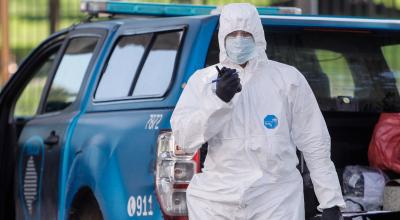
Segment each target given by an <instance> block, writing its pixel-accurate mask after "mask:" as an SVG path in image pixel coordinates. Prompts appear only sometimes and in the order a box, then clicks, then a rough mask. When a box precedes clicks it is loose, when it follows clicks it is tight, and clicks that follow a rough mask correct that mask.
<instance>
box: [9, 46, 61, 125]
mask: <svg viewBox="0 0 400 220" xmlns="http://www.w3.org/2000/svg"><path fill="white" fill-rule="evenodd" d="M59 48H60V47H56V48H54V49H52V50H51V51H49V53H48V54H47V55H46V57H45V58H44V59H42V60H41V61H40V62H39V63H37V64H36V68H35V69H34V70H33V71H34V73H33V78H32V79H31V80H30V81H29V82H28V84H27V85H26V87H25V88H24V90H23V92H22V93H21V95H20V96H19V98H18V100H17V102H16V105H15V108H14V118H19V117H33V116H35V115H36V113H37V110H38V107H39V103H40V98H41V96H42V93H43V89H44V86H45V84H46V81H47V78H48V76H49V74H50V70H51V67H52V65H53V64H54V59H55V58H56V55H57V52H58V50H59Z"/></svg>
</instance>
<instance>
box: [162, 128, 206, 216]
mask: <svg viewBox="0 0 400 220" xmlns="http://www.w3.org/2000/svg"><path fill="white" fill-rule="evenodd" d="M198 171H199V156H198V154H197V153H193V154H188V153H185V152H184V151H182V150H181V148H180V147H179V146H177V145H176V144H175V141H174V136H173V135H172V132H171V131H167V132H162V133H161V134H160V135H159V136H158V140H157V161H156V176H155V181H156V193H157V198H158V200H159V202H160V205H161V209H162V211H163V213H164V215H166V218H167V219H185V216H187V215H188V210H187V206H186V188H187V186H188V185H189V182H190V180H191V179H192V177H193V175H194V174H195V173H197V172H198Z"/></svg>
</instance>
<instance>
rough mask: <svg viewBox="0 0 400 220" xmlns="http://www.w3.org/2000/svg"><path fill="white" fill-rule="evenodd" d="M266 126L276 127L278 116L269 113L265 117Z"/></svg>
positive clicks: (269, 127)
mask: <svg viewBox="0 0 400 220" xmlns="http://www.w3.org/2000/svg"><path fill="white" fill-rule="evenodd" d="M264 126H265V127H266V128H268V129H274V128H276V126H278V118H277V117H276V116H275V115H267V116H265V118H264Z"/></svg>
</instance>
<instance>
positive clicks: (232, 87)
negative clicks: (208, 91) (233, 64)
mask: <svg viewBox="0 0 400 220" xmlns="http://www.w3.org/2000/svg"><path fill="white" fill-rule="evenodd" d="M216 68H217V71H218V81H217V89H216V91H215V93H216V94H217V96H218V97H219V98H220V99H222V100H223V101H224V102H230V101H231V100H232V98H233V96H234V95H235V94H236V93H237V92H240V91H242V85H241V84H240V78H239V75H238V74H237V73H236V70H235V69H230V68H226V67H222V69H221V70H220V69H219V68H218V66H216Z"/></svg>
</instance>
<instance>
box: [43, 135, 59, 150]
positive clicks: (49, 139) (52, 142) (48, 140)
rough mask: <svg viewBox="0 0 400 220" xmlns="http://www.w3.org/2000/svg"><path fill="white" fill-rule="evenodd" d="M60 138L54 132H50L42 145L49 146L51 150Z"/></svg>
mask: <svg viewBox="0 0 400 220" xmlns="http://www.w3.org/2000/svg"><path fill="white" fill-rule="evenodd" d="M59 140H60V137H59V136H58V135H57V134H56V132H55V131H51V132H50V135H49V136H48V137H47V138H46V139H45V140H44V144H46V145H47V146H49V148H50V149H51V148H53V147H54V145H56V144H58V141H59Z"/></svg>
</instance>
